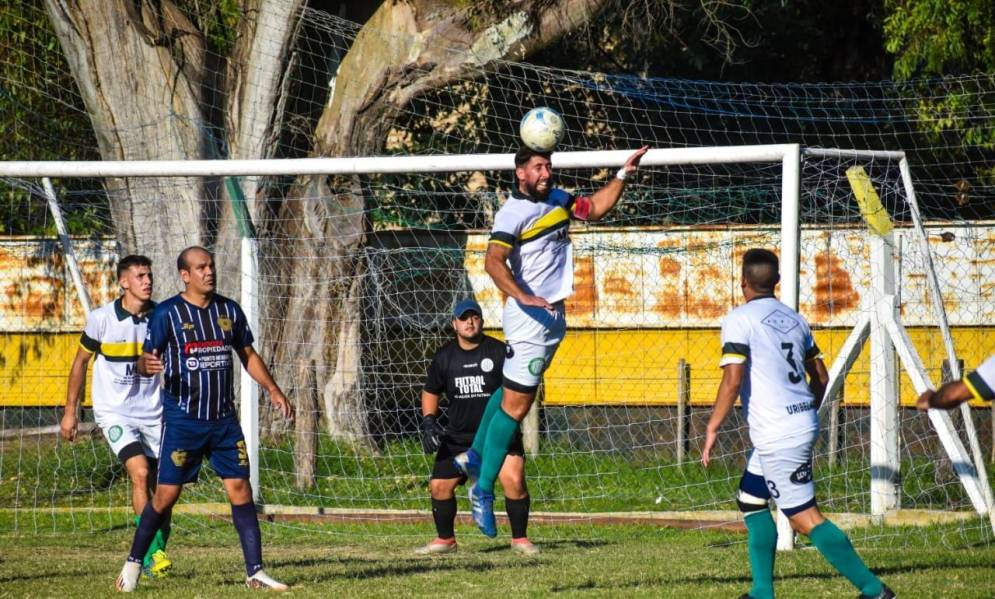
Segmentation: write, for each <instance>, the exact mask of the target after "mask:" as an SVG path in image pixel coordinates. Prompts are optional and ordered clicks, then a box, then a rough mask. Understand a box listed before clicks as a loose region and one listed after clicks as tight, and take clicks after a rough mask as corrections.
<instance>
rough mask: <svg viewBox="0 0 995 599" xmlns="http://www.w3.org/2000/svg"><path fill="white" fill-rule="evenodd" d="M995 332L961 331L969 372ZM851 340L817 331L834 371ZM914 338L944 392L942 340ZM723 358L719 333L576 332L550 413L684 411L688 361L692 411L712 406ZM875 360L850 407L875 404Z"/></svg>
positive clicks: (861, 376) (848, 391)
mask: <svg viewBox="0 0 995 599" xmlns="http://www.w3.org/2000/svg"><path fill="white" fill-rule="evenodd" d="M991 332H992V331H991V330H990V329H986V328H983V327H961V328H957V329H955V330H954V343H955V345H956V347H957V351H958V355H959V356H960V357H961V359H963V360H964V364H965V369H966V371H968V372H969V371H970V370H971V369H973V368H974V367H975V366H977V365H978V364H980V363H981V362H982V361H983V360H984V359H985V358H986V357H988V356H989V355H990V354H991V353H995V347H993V346H992V342H993V341H995V339H992V341H989V337H991ZM849 334H850V330H844V329H830V330H820V331H815V338H816V343H818V345H819V347H820V348H822V350H823V352H824V353H825V360H826V365H827V367H828V366H831V365H832V361H833V358H834V357H835V355H836V353H837V352H838V351H839V350H840V348H841V347H842V345H843V343H844V342H845V341H846V338H847V336H848V335H849ZM909 336H910V337H911V339H912V342H913V344H914V345H915V346H916V349H917V350H918V351H919V355H920V357H921V358H922V360H923V363H924V364H925V366H926V368H927V369H928V372H929V376H930V378H931V379H932V380H933V382H934V384H939V381H940V378H941V374H940V373H941V368H942V363H943V360H944V359H945V357H946V351H945V349H944V348H943V344H942V338H941V337H940V335H939V332H938V331H937V330H935V329H924V328H917V329H910V330H909ZM720 354H721V352H720V343H719V331H718V330H717V329H684V330H641V331H608V330H583V331H578V330H572V331H568V333H567V337H566V339H565V340H564V342H563V344H562V345H561V346H560V349H559V352H558V353H557V355H556V358H555V359H554V360H553V365H552V367H551V368H550V369H549V371H548V372H547V373H546V378H545V381H546V394H545V401H546V403H547V404H550V405H577V404H602V405H673V404H676V403H677V384H678V383H677V377H678V361H679V360H680V359H681V358H684V359H685V360H686V361H687V362H688V364H690V366H691V403H692V405H710V404H711V403H712V401H714V399H715V391H716V389H717V387H718V384H719V380H720V378H721V370H720V369H719V367H718V363H719V357H720ZM868 355H869V354H868V348H867V347H866V346H865V348H864V351H863V352H862V353H861V355H860V357H859V358H858V360H857V362H856V363H855V364H854V366H853V368H852V370H851V373H850V376H849V377H848V378H847V381H846V383H845V385H844V390H843V393H844V401H845V403H846V405H853V406H857V405H867V404H868V396H867V393H868V384H869V373H868V369H869V361H868ZM899 390H900V393H901V402H902V405H907V406H911V405H914V404H915V400H916V394H915V390H914V389H913V388H912V384H911V383H910V382H909V380H908V378H907V377H906V376H905V375H904V373H902V374H901V376H900V378H899ZM978 405H989V404H987V402H985V403H979V404H978Z"/></svg>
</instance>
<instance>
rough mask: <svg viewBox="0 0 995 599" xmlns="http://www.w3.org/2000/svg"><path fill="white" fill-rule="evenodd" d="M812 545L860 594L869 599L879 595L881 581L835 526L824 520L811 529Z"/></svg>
mask: <svg viewBox="0 0 995 599" xmlns="http://www.w3.org/2000/svg"><path fill="white" fill-rule="evenodd" d="M809 538H810V539H812V544H813V545H815V548H816V549H818V550H819V553H821V554H822V555H823V556H824V557H825V558H826V561H828V562H829V563H830V564H832V566H833V567H834V568H836V569H837V570H838V571H839V573H840V574H842V575H843V576H846V578H847V580H849V581H850V582H851V583H852V584H853V586H855V587H857V588H858V589H860V592H861V593H863V594H864V595H867V596H869V597H877V596H878V595H880V594H881V591H882V589H883V585H882V584H881V580H880V579H879V578H878V577H877V576H875V575H874V573H873V572H871V571H870V570H869V569H868V568H867V566H865V565H864V562H863V560H861V559H860V556H859V555H857V552H856V551H854V549H853V545H851V544H850V539H849V537H847V536H846V533H844V532H843V531H842V530H840V529H839V528H836V525H835V524H833V523H832V522H830V521H829V520H826V521H825V522H823V523H822V524H820V525H818V526H816V527H815V528H813V529H812V533H811V534H810V535H809Z"/></svg>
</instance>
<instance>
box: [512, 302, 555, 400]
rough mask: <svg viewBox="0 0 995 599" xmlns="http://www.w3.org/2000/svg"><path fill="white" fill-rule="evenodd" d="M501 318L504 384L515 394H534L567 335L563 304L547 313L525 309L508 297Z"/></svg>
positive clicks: (540, 309)
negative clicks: (531, 392) (503, 342)
mask: <svg viewBox="0 0 995 599" xmlns="http://www.w3.org/2000/svg"><path fill="white" fill-rule="evenodd" d="M502 318H503V323H504V338H505V359H504V372H503V374H504V383H505V385H506V386H507V387H508V388H509V389H514V390H516V391H523V392H528V391H534V390H535V389H536V388H537V387H539V383H540V382H541V381H542V373H543V372H545V370H546V369H547V368H549V365H550V364H552V362H553V356H554V355H555V354H556V350H557V349H558V348H559V347H560V342H561V341H563V336H564V335H565V334H566V332H567V319H566V312H565V311H564V308H563V302H557V303H555V304H553V309H552V310H547V309H546V308H538V307H534V306H522V305H520V304H519V303H518V302H516V301H515V300H513V299H511V298H508V301H507V302H505V304H504V315H503V317H502ZM509 383H510V385H509Z"/></svg>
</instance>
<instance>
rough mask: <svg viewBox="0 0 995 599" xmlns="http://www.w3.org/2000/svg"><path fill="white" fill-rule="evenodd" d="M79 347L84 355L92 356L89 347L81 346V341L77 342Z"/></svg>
mask: <svg viewBox="0 0 995 599" xmlns="http://www.w3.org/2000/svg"><path fill="white" fill-rule="evenodd" d="M79 346H80V349H82V350H83V351H85V352H86V353H88V354H92V353H93V351H92V350H91V349H90V348H89V347H87V346H85V345H83V342H82V341H80V342H79Z"/></svg>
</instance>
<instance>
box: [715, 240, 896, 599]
mask: <svg viewBox="0 0 995 599" xmlns="http://www.w3.org/2000/svg"><path fill="white" fill-rule="evenodd" d="M779 280H780V275H779V274H778V261H777V256H776V255H774V253H773V252H771V251H769V250H765V249H760V248H754V249H751V250H748V251H747V252H746V253H745V254H744V255H743V274H742V278H741V279H740V287H741V288H742V290H743V295H744V297H745V298H746V303H745V304H743V305H742V306H739V307H737V308H736V309H734V310H732V311H731V312H730V313H729V314H728V315H727V316H726V317H725V319H724V320H723V321H722V359H721V361H720V362H719V366H721V367H722V382H721V383H719V389H718V392H717V393H716V397H715V408H714V410H713V411H712V416H711V418H709V420H708V426H707V427H706V434H705V446H704V447H703V448H702V452H701V461H702V463H703V464H704V465H705V466H706V467H707V466H708V463H709V461H710V459H711V452H712V449H713V448H714V447H715V441H716V439H717V438H718V433H719V429H720V428H721V426H722V422H723V421H724V420H725V418H726V416H728V414H729V412H730V411H731V410H732V407H733V404H734V403H735V401H736V397H737V396H739V397H740V399H741V400H742V403H743V411H744V412H745V413H746V422H747V426H748V428H749V432H750V441H751V442H752V443H753V451H751V452H750V457H749V460H748V463H747V465H746V471H745V472H743V477H742V479H741V480H740V482H739V493H738V495H737V497H736V503H737V504H738V505H739V509H740V510H741V511H742V512H743V520H744V521H745V523H746V531H747V537H748V541H747V547H748V552H749V558H750V569H751V571H752V573H753V587H752V588H751V589H750V592H749V594H747V595H744V596H743V597H744V598H747V599H749V598H752V599H772V598H773V597H774V554H775V548H776V547H777V527H776V526H775V525H774V519H773V518H772V517H771V515H770V509H769V507H768V502H769V501H770V500H771V499H773V500H774V503H775V504H777V507H778V509H780V510H781V512H782V513H784V515H785V516H787V517H788V519H789V520H790V521H791V527H792V528H793V529H794V530H796V531H797V532H800V533H802V534H804V535H807V536H808V537H809V539H811V541H812V544H813V545H815V547H816V549H818V550H819V552H820V553H821V554H822V555H823V557H825V558H826V560H827V561H828V562H829V563H830V564H832V565H833V567H835V568H836V570H837V571H839V572H840V573H841V574H843V575H844V576H846V578H847V579H848V580H849V581H850V582H851V583H852V584H853V585H854V586H855V587H857V588H858V589H860V597H861V598H862V599H871V598H882V599H887V598H892V597H894V594H893V593H892V591H891V589H889V588H888V587H887V586H885V585H884V584H883V583H882V582H881V580H880V579H879V578H878V577H877V576H875V575H874V573H873V572H871V571H870V570H869V569H868V568H867V566H865V565H864V562H863V561H862V560H861V559H860V557H859V556H858V555H857V552H856V551H854V550H853V546H852V545H851V544H850V539H849V538H848V537H847V536H846V534H845V533H844V532H843V531H841V530H840V529H839V528H837V527H836V525H835V524H833V523H832V522H831V521H829V520H827V519H826V518H825V516H823V515H822V512H821V511H820V510H819V507H818V505H817V504H816V501H815V482H814V477H813V475H812V446H813V445H814V443H815V438H816V436H817V435H818V433H819V419H818V416H817V411H818V407H819V403H820V402H821V401H822V395H823V393H824V392H825V389H826V384H827V383H828V381H829V374H828V372H826V366H825V364H823V362H822V353H821V352H820V351H819V347H818V346H817V345H816V344H815V340H814V339H813V338H812V331H811V330H810V329H809V326H808V323H807V322H805V319H804V318H802V317H801V315H799V314H798V313H797V312H795V311H794V310H792V309H791V308H789V307H788V306H786V305H785V304H782V303H781V302H780V301H778V300H777V298H776V297H774V287H775V286H776V285H777V283H778V281H779ZM806 375H807V378H806Z"/></svg>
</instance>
